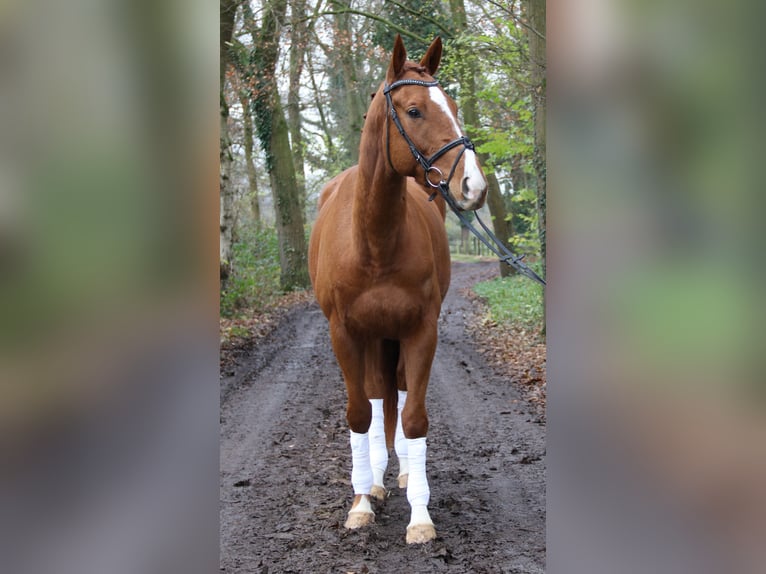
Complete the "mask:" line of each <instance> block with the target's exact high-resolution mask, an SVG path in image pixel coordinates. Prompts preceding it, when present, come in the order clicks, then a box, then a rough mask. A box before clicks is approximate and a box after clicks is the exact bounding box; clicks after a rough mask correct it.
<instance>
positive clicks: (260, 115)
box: [252, 0, 309, 291]
mask: <svg viewBox="0 0 766 574" xmlns="http://www.w3.org/2000/svg"><path fill="white" fill-rule="evenodd" d="M286 10H287V1H286V0H272V2H271V4H270V5H269V6H268V7H267V9H266V10H265V11H264V18H263V24H262V26H261V33H260V35H259V36H260V38H259V40H260V41H259V42H256V43H255V46H254V48H253V53H252V62H253V64H254V71H255V72H256V75H255V77H254V78H253V79H254V80H255V85H254V90H255V94H254V97H253V108H254V111H255V120H256V128H257V131H258V138H259V139H260V141H261V145H262V146H263V150H264V152H265V155H266V168H267V170H268V172H269V178H270V181H271V192H272V194H273V197H274V211H275V215H276V227H277V236H278V240H279V263H280V269H281V273H280V285H281V287H282V289H283V290H285V291H289V290H291V289H294V288H304V287H308V285H309V276H308V263H307V248H306V236H305V232H304V220H303V211H302V210H301V204H300V199H299V194H298V182H297V179H296V174H295V164H294V162H293V153H292V150H291V149H290V136H289V130H288V126H287V120H286V119H285V112H284V109H283V108H282V103H281V102H280V99H279V92H278V90H277V81H276V66H277V60H278V56H279V21H280V20H282V19H284V17H285V12H286Z"/></svg>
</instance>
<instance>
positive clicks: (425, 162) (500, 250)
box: [383, 79, 545, 285]
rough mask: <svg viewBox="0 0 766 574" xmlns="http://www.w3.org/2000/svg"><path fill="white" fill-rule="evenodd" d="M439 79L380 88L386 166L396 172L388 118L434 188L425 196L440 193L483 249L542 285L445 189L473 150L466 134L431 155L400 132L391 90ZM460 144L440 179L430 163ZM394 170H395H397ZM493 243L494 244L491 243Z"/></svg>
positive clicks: (520, 258)
mask: <svg viewBox="0 0 766 574" xmlns="http://www.w3.org/2000/svg"><path fill="white" fill-rule="evenodd" d="M438 85H439V82H438V81H436V80H434V81H433V82H424V81H423V80H414V79H411V80H398V81H396V82H394V83H393V84H386V85H385V86H384V88H383V95H385V96H386V106H387V108H388V111H387V112H386V156H387V157H388V165H390V166H391V169H393V170H394V171H395V172H396V168H395V167H394V164H393V163H391V147H390V134H389V132H390V130H389V129H388V118H389V116H390V117H391V120H392V121H393V122H394V125H395V126H396V129H397V130H399V133H400V134H401V136H402V137H403V138H404V141H405V142H407V146H408V147H409V148H410V152H411V153H412V155H413V156H414V157H415V160H417V162H418V163H419V164H420V166H421V167H422V168H423V171H424V172H425V180H426V183H427V184H428V185H429V186H430V187H432V188H435V190H436V191H434V192H433V193H432V194H431V196H430V197H429V198H428V201H433V200H434V198H436V195H437V193H441V195H442V197H443V198H444V201H445V202H446V203H447V205H449V207H450V209H451V210H452V211H453V212H454V213H455V215H457V217H458V219H460V222H461V223H462V224H463V225H464V226H465V227H467V228H468V229H469V230H470V231H471V233H473V234H474V235H475V236H476V237H478V238H479V240H480V241H481V242H482V243H483V244H484V245H486V246H487V248H488V249H489V250H490V251H491V252H492V253H494V254H495V255H497V256H498V257H499V258H500V261H503V262H505V263H507V264H508V265H510V266H511V267H513V268H514V269H516V271H518V272H519V273H520V274H522V275H524V276H525V277H529V278H530V279H532V280H534V281H537V282H538V283H540V284H541V285H545V279H543V278H541V277H540V276H539V275H538V274H537V273H535V272H534V271H533V270H532V269H530V268H529V267H528V266H527V264H526V263H524V261H523V259H524V255H521V256H517V255H514V254H513V253H511V251H510V250H509V249H508V248H507V247H506V246H505V245H504V244H503V243H502V242H501V241H500V240H499V239H498V238H497V237H496V236H495V234H494V233H492V231H490V229H489V227H487V225H486V224H485V223H484V222H483V221H482V220H481V218H480V217H479V214H478V213H474V215H475V217H476V221H478V222H479V224H480V225H481V227H482V229H484V231H485V232H486V233H487V235H488V236H489V238H490V239H491V240H492V243H490V242H489V241H488V240H487V239H486V238H485V237H484V236H483V235H482V234H481V233H480V232H479V231H478V230H477V229H476V228H475V227H474V226H473V224H472V223H471V222H470V221H469V220H468V218H466V216H465V215H463V209H462V208H461V207H460V206H459V205H458V204H457V202H456V201H455V198H453V197H452V195H451V194H450V192H449V182H450V181H451V180H452V176H453V175H454V174H455V169H456V168H457V164H458V163H459V162H460V158H461V157H463V154H464V153H465V150H467V149H470V150H471V151H474V145H473V143H471V140H470V139H468V137H467V136H461V137H459V138H457V139H455V140H452V141H451V142H449V143H448V144H446V145H445V146H443V147H442V148H440V149H439V150H437V151H436V153H434V154H433V155H432V156H431V157H426V156H424V155H423V154H422V153H421V152H420V150H418V148H417V146H416V145H415V142H413V141H412V140H411V139H410V137H409V136H408V135H407V132H406V131H404V126H403V125H402V122H401V120H400V119H399V115H398V114H397V113H396V109H395V108H394V103H393V101H392V100H391V91H392V90H394V89H396V88H398V87H400V86H422V87H424V88H432V87H435V86H438ZM460 145H462V146H463V149H461V150H460V152H459V153H458V154H457V157H456V158H455V161H454V162H453V163H452V168H451V169H450V171H449V175H448V176H447V179H446V180H445V179H444V174H443V173H442V171H441V170H440V169H439V168H438V167H436V166H435V165H434V162H435V161H436V160H437V159H439V158H440V157H441V156H443V155H444V154H445V153H447V152H448V151H450V150H451V149H453V148H455V147H457V146H460ZM431 172H435V173H436V174H437V175H438V176H439V182H438V183H434V182H433V181H431V178H430V177H429V174H430V173H431ZM397 173H398V172H397ZM493 243H494V244H493Z"/></svg>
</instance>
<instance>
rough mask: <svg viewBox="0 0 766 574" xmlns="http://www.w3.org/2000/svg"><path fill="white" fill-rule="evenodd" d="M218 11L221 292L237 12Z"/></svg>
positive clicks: (224, 6)
mask: <svg viewBox="0 0 766 574" xmlns="http://www.w3.org/2000/svg"><path fill="white" fill-rule="evenodd" d="M219 9H220V14H219V15H220V20H219V24H220V46H219V48H220V52H219V66H220V71H219V74H220V75H219V81H220V86H219V105H220V120H221V121H220V136H219V137H220V148H219V170H220V171H219V188H220V190H219V193H220V212H219V223H220V239H219V267H220V279H221V289H223V288H224V287H225V284H226V279H227V278H228V277H229V274H230V273H231V249H232V237H233V232H234V192H235V189H234V185H233V184H232V182H231V177H230V174H231V167H232V163H233V161H232V155H231V137H230V136H229V125H228V124H229V105H228V103H227V102H226V94H225V90H224V84H225V79H226V69H227V67H228V64H229V56H228V54H229V46H228V45H227V43H228V42H231V38H232V34H233V32H234V15H235V13H236V11H237V2H236V1H235V0H221V4H220V6H219Z"/></svg>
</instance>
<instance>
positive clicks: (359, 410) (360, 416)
mask: <svg viewBox="0 0 766 574" xmlns="http://www.w3.org/2000/svg"><path fill="white" fill-rule="evenodd" d="M365 403H366V404H361V405H359V406H357V405H348V408H347V409H346V420H347V421H348V426H349V427H350V428H351V430H352V431H354V432H355V433H360V434H364V433H366V432H367V431H368V430H370V423H371V422H372V407H371V406H370V403H369V401H365Z"/></svg>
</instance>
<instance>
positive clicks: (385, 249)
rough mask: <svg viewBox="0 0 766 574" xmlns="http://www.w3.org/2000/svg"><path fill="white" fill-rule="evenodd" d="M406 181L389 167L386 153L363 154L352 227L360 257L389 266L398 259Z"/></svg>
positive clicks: (405, 205) (405, 199)
mask: <svg viewBox="0 0 766 574" xmlns="http://www.w3.org/2000/svg"><path fill="white" fill-rule="evenodd" d="M406 187H407V182H406V178H404V177H402V176H401V175H399V174H397V173H395V172H394V171H393V170H392V169H391V168H390V166H388V163H387V160H386V155H385V153H377V154H375V153H372V154H370V155H366V154H364V153H363V154H361V156H360V158H359V173H358V177H357V180H356V190H355V196H354V211H353V226H354V237H355V242H356V245H357V247H358V249H359V250H360V252H361V254H362V255H363V256H364V257H365V258H369V259H370V262H371V263H373V264H380V265H386V264H388V263H391V262H393V260H394V259H395V258H396V256H397V248H398V240H399V237H400V232H401V228H402V227H403V226H404V222H405V213H406V207H407V198H406V193H407V192H406Z"/></svg>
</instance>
